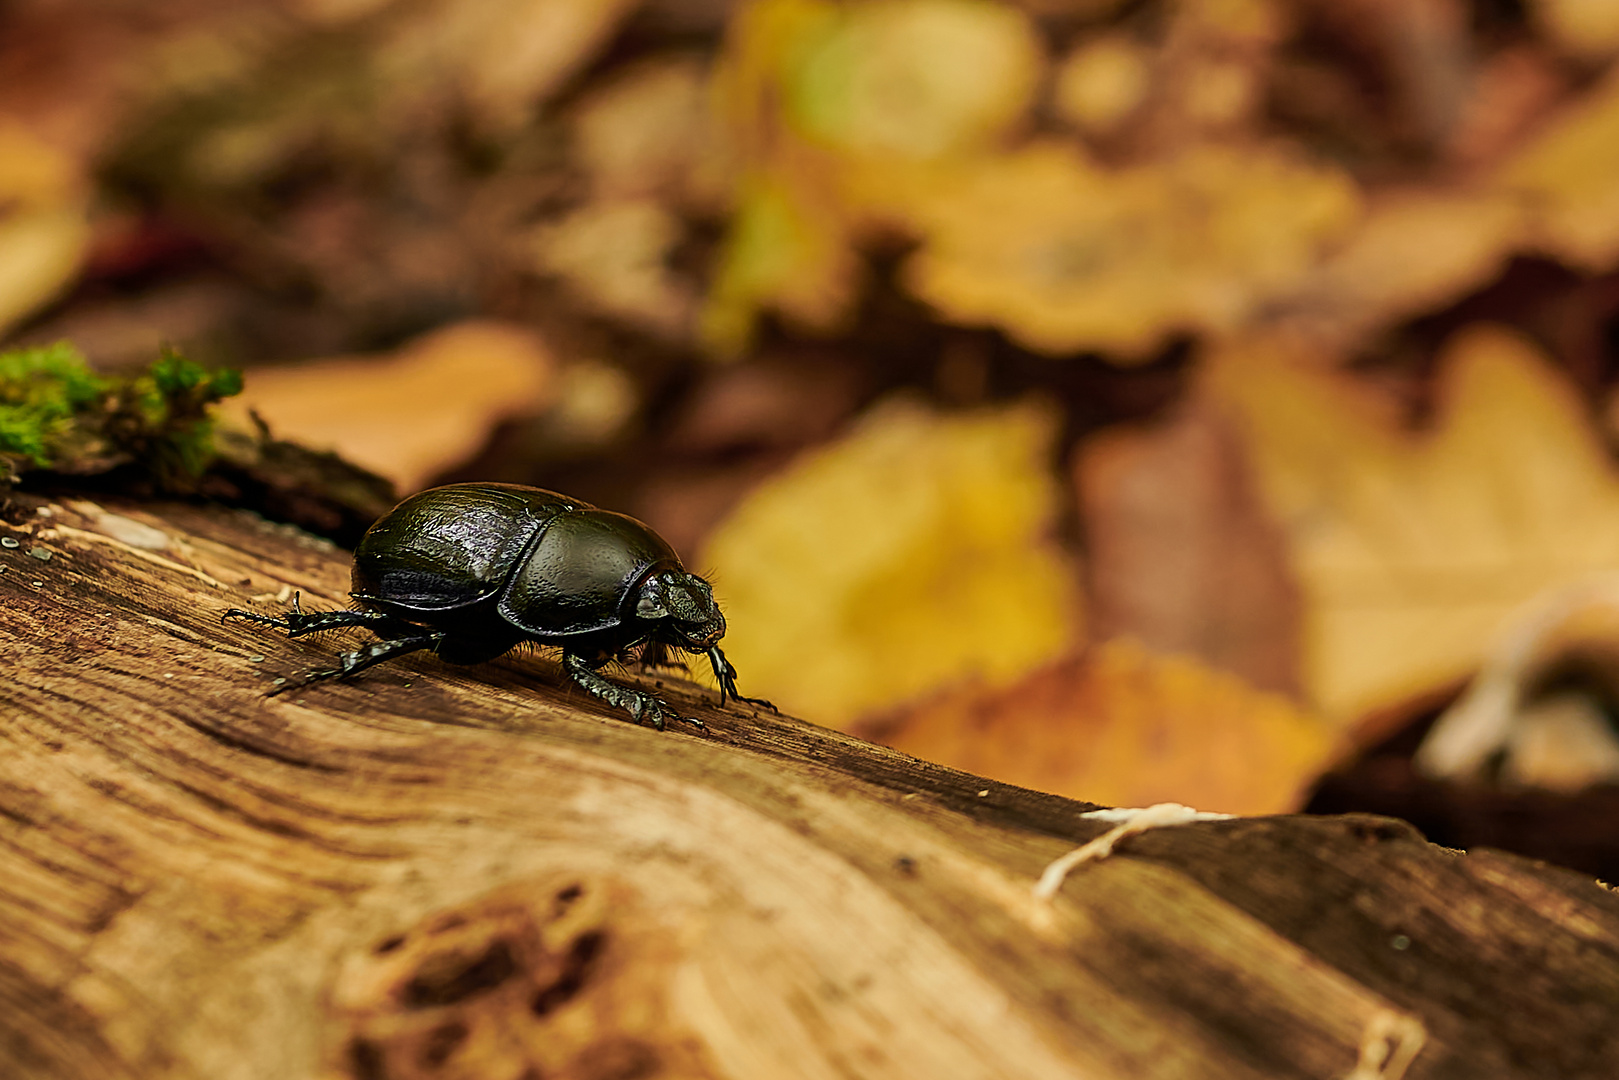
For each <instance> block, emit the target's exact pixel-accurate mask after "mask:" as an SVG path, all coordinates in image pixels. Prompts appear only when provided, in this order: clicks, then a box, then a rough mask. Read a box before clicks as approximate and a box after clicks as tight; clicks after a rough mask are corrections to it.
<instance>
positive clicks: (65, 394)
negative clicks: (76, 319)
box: [0, 342, 109, 468]
mask: <svg viewBox="0 0 1619 1080" xmlns="http://www.w3.org/2000/svg"><path fill="white" fill-rule="evenodd" d="M108 389H109V385H108V383H107V380H105V379H103V378H102V377H101V376H99V375H97V374H96V373H95V372H93V371H91V370H90V369H89V368H88V367H87V366H86V365H85V362H84V357H82V356H80V355H79V351H78V350H77V349H75V348H74V347H73V346H71V345H69V344H67V343H65V342H62V343H58V344H56V345H46V346H44V347H41V348H33V349H17V350H14V351H12V352H7V353H0V454H4V455H6V456H8V457H14V458H22V459H24V460H26V461H28V462H31V463H32V464H34V465H35V466H37V467H39V468H48V467H49V466H50V464H51V457H52V449H53V447H55V446H56V445H58V444H60V443H61V442H62V440H63V439H64V438H65V437H66V436H67V435H68V434H70V432H71V429H72V426H73V418H74V417H75V416H76V415H77V414H79V413H80V412H82V411H84V410H86V409H88V408H90V407H92V406H93V405H94V404H95V403H96V402H97V401H98V400H99V399H101V398H102V397H104V396H105V395H106V393H107V391H108Z"/></svg>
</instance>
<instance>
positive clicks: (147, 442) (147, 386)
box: [0, 343, 242, 487]
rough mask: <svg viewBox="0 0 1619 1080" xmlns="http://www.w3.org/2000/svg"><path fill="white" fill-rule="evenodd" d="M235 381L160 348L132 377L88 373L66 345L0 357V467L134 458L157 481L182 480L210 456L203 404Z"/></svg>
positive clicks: (225, 393)
mask: <svg viewBox="0 0 1619 1080" xmlns="http://www.w3.org/2000/svg"><path fill="white" fill-rule="evenodd" d="M241 389H242V377H241V374H240V373H239V372H236V371H232V370H230V369H228V368H225V369H220V370H217V371H209V370H208V369H206V368H204V367H202V366H201V365H200V364H196V363H193V362H192V361H190V360H187V359H185V358H184V357H183V356H181V355H180V354H179V353H177V352H175V351H174V350H172V349H164V350H163V352H162V354H161V355H160V356H159V357H158V358H157V360H155V361H154V362H153V363H152V365H151V367H149V368H147V369H146V370H145V371H144V372H141V373H140V374H137V375H133V376H123V377H115V376H104V375H99V374H97V373H96V372H93V371H91V370H90V368H89V367H88V365H86V363H85V361H84V357H83V356H81V355H80V354H79V352H78V350H77V349H75V348H73V346H71V345H68V344H65V343H64V344H57V345H51V346H46V347H43V348H32V349H18V350H14V351H12V352H6V353H0V464H4V465H6V466H8V467H9V468H8V471H10V472H13V473H20V472H23V471H26V470H27V469H29V468H35V469H55V470H63V471H70V472H79V473H90V472H100V471H105V470H106V469H109V468H113V467H115V466H118V465H127V464H135V465H137V466H139V467H141V468H142V469H144V470H146V471H147V472H149V473H151V474H152V476H153V477H154V478H155V479H156V480H157V481H158V482H159V483H160V484H161V485H163V486H166V487H173V486H177V485H180V484H183V483H184V481H185V479H186V478H187V477H194V476H196V475H198V474H199V473H201V472H202V470H203V469H205V468H206V467H207V465H208V462H209V460H211V458H212V457H213V423H212V420H211V419H210V417H209V414H208V407H209V406H210V405H212V404H213V403H214V402H216V401H219V400H220V399H222V398H226V397H229V396H231V395H232V394H236V393H239V392H240V391H241Z"/></svg>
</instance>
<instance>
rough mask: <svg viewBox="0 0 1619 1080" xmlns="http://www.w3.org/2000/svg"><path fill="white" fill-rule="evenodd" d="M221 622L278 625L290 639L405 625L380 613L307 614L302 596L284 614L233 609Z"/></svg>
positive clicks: (296, 596)
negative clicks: (348, 628)
mask: <svg viewBox="0 0 1619 1080" xmlns="http://www.w3.org/2000/svg"><path fill="white" fill-rule="evenodd" d="M220 618H221V619H233V618H234V619H246V620H247V621H248V622H256V623H258V624H260V625H261V626H274V627H276V628H277V629H280V630H285V631H286V632H287V636H288V637H289V638H295V637H303V636H304V635H305V634H318V633H320V632H321V631H322V630H336V629H338V628H339V627H343V626H368V627H370V628H371V629H373V630H380V629H381V628H382V627H384V626H387V625H389V624H392V625H394V626H399V625H401V624H400V622H399V621H398V620H397V619H395V618H394V617H393V616H391V615H384V614H383V613H382V612H380V611H348V610H343V611H305V610H304V609H303V608H302V606H300V605H299V603H298V594H297V593H293V594H292V609H291V610H290V611H288V612H286V613H285V614H283V615H260V614H259V613H258V612H256V611H243V610H242V609H241V608H231V609H230V610H229V611H227V612H225V614H224V615H222V616H220Z"/></svg>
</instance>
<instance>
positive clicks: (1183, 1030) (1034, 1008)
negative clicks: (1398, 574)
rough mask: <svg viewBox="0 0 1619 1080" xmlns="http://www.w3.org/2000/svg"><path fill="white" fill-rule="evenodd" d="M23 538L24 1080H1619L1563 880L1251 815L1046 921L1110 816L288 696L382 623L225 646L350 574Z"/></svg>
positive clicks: (13, 519) (437, 707) (1609, 917)
mask: <svg viewBox="0 0 1619 1080" xmlns="http://www.w3.org/2000/svg"><path fill="white" fill-rule="evenodd" d="M140 526H144V528H141V527H140ZM0 536H8V537H12V538H15V539H17V540H18V541H19V544H20V546H19V547H18V548H15V549H10V548H6V549H0V567H3V570H0V663H3V665H4V676H3V678H0V1076H4V1077H7V1078H13V1077H15V1078H19V1080H25V1078H27V1080H31V1078H46V1077H49V1078H57V1077H62V1078H74V1080H80V1078H118V1077H140V1078H156V1077H163V1078H170V1077H173V1078H198V1080H203V1078H206V1080H234V1078H241V1080H249V1078H252V1080H260V1078H263V1080H299V1078H304V1077H309V1078H322V1080H337V1078H352V1080H405V1078H418V1077H419V1078H434V1080H472V1078H477V1080H538V1078H545V1080H554V1078H559V1077H560V1078H580V1080H587V1078H588V1080H630V1078H637V1077H668V1078H686V1077H691V1078H699V1077H715V1078H719V1077H727V1078H737V1080H757V1078H769V1077H806V1078H816V1080H819V1078H827V1080H831V1078H847V1077H874V1078H878V1077H907V1078H909V1077H923V1078H955V1077H961V1078H969V1077H972V1078H977V1077H984V1078H989V1077H1006V1078H1029V1077H1037V1078H1043V1077H1053V1078H1065V1077H1074V1078H1081V1077H1085V1078H1115V1077H1117V1078H1125V1077H1129V1078H1135V1077H1145V1078H1170V1077H1174V1078H1181V1077H1221V1078H1225V1077H1230V1078H1260V1077H1264V1078H1282V1077H1300V1078H1303V1077H1312V1078H1315V1077H1320V1078H1336V1077H1348V1076H1351V1075H1354V1076H1357V1077H1366V1076H1378V1075H1382V1076H1385V1077H1389V1078H1390V1080H1392V1078H1393V1077H1395V1076H1396V1075H1397V1074H1398V1073H1399V1072H1400V1070H1401V1068H1402V1067H1403V1066H1405V1065H1406V1064H1407V1062H1406V1061H1405V1060H1404V1059H1405V1058H1409V1062H1408V1064H1409V1068H1407V1069H1406V1070H1405V1075H1406V1076H1408V1077H1415V1078H1438V1077H1456V1078H1462V1077H1468V1078H1474V1077H1489V1076H1546V1077H1578V1076H1592V1077H1597V1076H1614V1075H1619V1023H1616V1019H1619V896H1616V895H1615V894H1614V893H1612V892H1610V891H1608V890H1607V889H1605V888H1603V887H1602V886H1600V885H1598V884H1596V883H1594V882H1592V881H1590V880H1588V879H1582V878H1579V877H1578V876H1577V875H1574V874H1572V873H1568V872H1564V871H1559V870H1556V869H1554V868H1549V867H1544V866H1540V865H1537V864H1533V863H1529V862H1527V861H1524V860H1521V859H1516V858H1512V857H1509V856H1505V855H1499V854H1492V853H1488V852H1479V853H1473V854H1461V853H1457V852H1451V851H1446V850H1443V849H1439V848H1436V847H1434V846H1432V845H1429V844H1427V843H1425V842H1424V841H1423V840H1422V839H1421V837H1420V836H1418V835H1417V834H1416V833H1415V832H1414V831H1413V830H1411V829H1410V828H1409V827H1408V826H1404V825H1402V824H1401V823H1399V822H1395V821H1392V820H1389V819H1381V818H1372V817H1365V816H1350V817H1343V818H1303V817H1280V818H1260V819H1239V820H1231V821H1222V822H1199V823H1194V824H1189V825H1183V826H1177V827H1174V828H1167V829H1162V830H1157V831H1152V832H1148V833H1144V834H1142V835H1139V836H1134V837H1131V838H1130V839H1129V840H1127V841H1125V842H1124V843H1123V844H1121V845H1120V847H1119V849H1118V851H1117V852H1116V853H1115V854H1114V855H1112V856H1111V857H1109V858H1107V859H1105V860H1103V861H1100V862H1094V863H1089V864H1085V865H1082V866H1080V867H1078V868H1077V869H1076V870H1075V871H1074V872H1073V873H1072V874H1071V875H1070V877H1069V878H1068V880H1067V882H1066V883H1065V885H1064V887H1063V888H1062V890H1061V892H1060V893H1059V894H1058V895H1057V897H1056V899H1055V900H1054V901H1053V902H1052V903H1050V904H1045V903H1042V902H1040V901H1037V900H1036V899H1035V898H1034V896H1033V894H1032V889H1033V886H1034V884H1035V882H1036V881H1037V880H1038V878H1039V876H1040V873H1041V870H1042V869H1043V868H1044V867H1045V866H1046V865H1047V864H1048V863H1049V862H1050V861H1051V860H1053V859H1055V858H1057V857H1058V856H1060V855H1062V854H1063V853H1064V852H1066V851H1068V850H1069V849H1071V848H1072V847H1074V846H1076V845H1078V844H1080V843H1083V842H1084V841H1086V840H1089V839H1092V838H1093V837H1095V836H1097V835H1099V834H1101V833H1102V832H1104V831H1105V830H1106V829H1107V828H1108V826H1107V825H1106V824H1105V823H1100V822H1096V821H1093V820H1089V819H1086V818H1085V817H1083V816H1082V815H1083V814H1084V813H1085V812H1086V811H1087V810H1091V809H1094V808H1093V807H1091V806H1089V805H1088V804H1083V803H1076V802H1072V801H1070V800H1065V799H1060V798H1056V797H1054V796H1049V795H1042V794H1039V793H1037V792H1031V791H1025V790H1022V789H1018V788H1013V787H1009V786H1006V785H1002V784H997V783H994V782H992V781H988V780H983V779H980V778H978V777H973V776H969V775H966V774H963V773H958V772H954V771H952V770H949V769H944V768H940V767H938V766H934V765H930V764H928V763H925V762H922V761H917V760H915V759H912V758H909V757H906V756H904V755H901V754H897V753H894V752H892V751H888V750H885V749H883V748H881V747H877V746H873V745H870V744H866V743H862V742H859V741H858V740H854V739H852V738H849V737H847V736H845V735H842V734H839V733H837V732H833V731H828V730H825V729H822V728H819V727H815V726H813V725H811V724H806V723H803V722H801V721H798V720H795V719H792V718H790V717H777V716H773V715H770V714H768V713H759V712H757V711H756V710H753V709H751V708H744V709H737V708H729V707H728V708H726V709H725V710H723V711H720V710H716V709H715V708H713V697H712V695H711V694H707V693H705V692H704V691H703V690H701V689H700V688H698V687H695V686H692V685H689V684H686V683H684V682H681V681H679V680H672V679H670V678H668V677H667V676H662V675H660V676H659V678H660V679H661V680H662V681H663V683H664V686H663V691H664V692H665V693H666V694H667V695H668V696H669V697H670V699H671V700H672V701H673V702H674V704H675V705H676V708H677V710H679V711H684V712H688V713H690V714H693V715H700V716H701V717H702V718H703V719H704V721H705V722H706V723H707V725H708V730H707V731H706V733H705V732H701V731H698V730H696V729H694V728H691V727H688V726H685V725H672V726H671V729H670V730H669V731H668V732H665V733H662V734H660V733H658V732H655V731H652V730H650V729H646V728H640V727H637V726H635V725H633V724H631V723H629V722H628V721H627V720H625V719H622V718H621V717H620V716H618V715H616V714H614V713H612V712H611V711H610V710H608V709H606V708H605V707H601V706H599V705H598V704H597V703H596V702H594V701H593V700H591V699H589V698H587V697H586V696H585V695H583V694H582V693H579V692H576V691H573V690H571V689H567V688H565V687H564V686H563V685H562V682H561V680H560V678H559V677H558V673H557V669H556V666H555V664H554V663H551V662H550V661H549V660H548V659H547V658H545V657H543V656H537V655H531V656H519V657H515V658H507V659H503V660H501V661H498V662H496V663H493V664H489V665H484V666H482V667H478V668H472V669H452V668H448V667H446V666H444V665H441V664H439V663H438V662H437V661H436V660H435V659H433V658H432V657H424V658H419V659H417V658H411V659H407V660H406V661H401V662H396V663H393V664H390V665H385V666H382V667H379V668H376V669H373V670H372V671H369V672H366V673H365V674H364V675H363V676H361V677H359V678H357V679H355V680H353V681H351V682H348V683H333V684H325V685H321V686H318V687H310V688H306V689H304V690H301V691H297V692H293V693H288V694H285V695H283V696H280V697H276V698H266V697H265V696H264V694H265V691H266V690H267V689H268V688H269V687H270V686H271V685H272V681H273V680H274V679H275V678H277V677H287V676H293V675H296V674H297V673H299V672H301V671H304V670H307V669H310V668H312V667H316V666H319V665H320V664H321V663H322V662H323V660H324V659H325V658H327V657H329V656H330V655H331V654H332V653H333V652H335V651H338V650H339V649H340V648H345V647H352V645H350V644H349V642H350V641H351V640H352V641H359V640H364V639H365V635H364V634H363V633H358V632H356V633H355V634H353V635H350V636H344V635H333V636H331V637H329V638H327V639H325V640H320V641H308V640H300V641H296V642H289V641H287V640H285V639H284V638H282V637H279V636H276V635H274V634H272V633H268V632H263V631H259V630H255V629H253V628H250V627H245V626H241V625H235V624H232V625H221V623H220V618H219V617H220V614H221V613H222V612H223V611H224V610H225V609H226V608H228V607H232V606H243V607H248V606H252V607H255V608H256V609H258V610H262V611H265V612H273V611H276V610H278V609H279V607H280V606H281V604H283V603H284V601H285V598H286V597H287V596H288V595H289V594H290V592H291V591H292V590H294V589H296V590H299V591H301V592H302V593H303V598H304V603H305V605H306V606H307V607H310V608H321V607H326V606H343V605H344V604H345V603H346V600H347V598H346V595H345V592H346V586H347V567H348V561H347V557H346V556H345V555H344V553H342V552H341V551H338V550H336V549H335V548H332V547H331V546H330V545H326V544H324V543H322V542H320V541H317V540H314V539H312V538H309V537H307V536H304V535H303V534H300V533H296V532H293V531H291V530H288V529H286V528H283V527H279V526H274V525H270V524H268V523H266V522H263V521H262V520H259V519H257V518H255V517H253V516H251V515H248V514H245V513H242V512H238V511H229V510H223V509H218V508H210V507H201V506H185V505H147V506H133V505H113V504H110V503H103V504H101V505H97V504H95V503H92V502H88V501H85V500H82V499H79V500H76V499H71V498H65V497H58V498H54V499H52V498H46V497H43V496H19V495H13V496H12V498H11V501H10V505H9V507H8V508H7V510H6V521H5V522H3V523H0ZM43 554H48V555H49V556H50V557H49V559H48V560H45V559H42V558H40V557H38V556H40V555H43ZM277 597H280V598H281V599H280V600H279V601H278V600H277V599H276V598H277ZM745 674H746V673H745V672H744V676H745ZM1413 1052H1414V1056H1412V1053H1413ZM1357 1070H1358V1071H1357Z"/></svg>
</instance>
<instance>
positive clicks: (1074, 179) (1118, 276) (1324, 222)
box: [894, 144, 1359, 359]
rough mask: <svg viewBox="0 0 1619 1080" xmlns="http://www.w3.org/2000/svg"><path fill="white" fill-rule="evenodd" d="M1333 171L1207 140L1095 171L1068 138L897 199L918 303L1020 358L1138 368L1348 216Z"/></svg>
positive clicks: (1278, 279) (1343, 182)
mask: <svg viewBox="0 0 1619 1080" xmlns="http://www.w3.org/2000/svg"><path fill="white" fill-rule="evenodd" d="M1358 205H1359V203H1358V198H1357V195H1356V192H1355V188H1354V186H1353V184H1352V183H1351V182H1350V181H1349V180H1348V179H1347V178H1346V177H1345V176H1343V175H1342V174H1340V173H1338V172H1336V171H1334V170H1332V169H1328V168H1326V167H1323V166H1316V165H1309V164H1305V163H1302V162H1300V161H1298V160H1296V159H1294V158H1293V157H1292V156H1291V155H1288V154H1286V153H1283V152H1280V151H1275V150H1265V149H1252V150H1246V151H1244V150H1237V149H1234V148H1230V147H1219V146H1203V147H1198V148H1195V149H1192V150H1189V151H1187V152H1185V153H1183V154H1182V155H1180V156H1179V157H1177V158H1175V159H1173V160H1172V161H1169V162H1165V163H1162V164H1155V165H1151V166H1140V167H1136V168H1132V169H1125V170H1118V171H1112V170H1106V169H1102V168H1099V167H1098V166H1096V165H1093V164H1092V163H1090V162H1088V161H1086V160H1085V159H1084V158H1082V157H1081V156H1080V154H1079V153H1078V151H1077V150H1075V149H1073V148H1071V147H1068V146H1063V145H1057V144H1045V145H1036V146H1033V147H1030V148H1028V149H1026V150H1023V151H1021V152H1019V153H1016V154H1013V155H1008V156H1006V157H1001V158H995V159H991V160H986V161H984V162H982V163H980V164H979V165H977V166H976V167H974V168H970V169H967V168H964V169H962V170H959V171H958V172H957V173H955V174H952V175H951V176H950V177H948V178H945V179H943V180H942V181H941V182H940V183H939V185H938V186H937V188H936V189H935V190H934V191H932V192H930V193H924V194H920V195H916V196H910V195H909V194H908V197H906V198H905V199H904V200H903V205H900V206H896V207H895V208H894V212H895V213H896V214H898V215H900V216H902V217H904V218H906V219H907V220H908V221H909V222H910V223H911V224H912V226H913V228H914V229H915V231H917V232H918V233H919V234H920V235H922V236H923V237H924V241H923V246H922V249H921V250H920V251H919V252H918V253H917V254H916V256H915V257H914V258H913V259H912V261H911V262H910V264H909V265H908V267H907V273H906V281H907V283H908V284H909V286H910V287H911V288H912V289H913V291H915V292H916V294H917V295H918V296H920V297H921V298H922V299H924V300H926V301H927V302H929V303H930V304H932V305H934V306H935V307H936V308H938V309H939V311H940V313H941V314H942V315H943V317H944V318H945V319H947V320H948V321H951V322H959V323H969V324H977V323H987V324H991V325H995V326H1000V327H1002V328H1003V329H1005V330H1006V331H1007V333H1009V334H1010V335H1011V336H1012V337H1014V338H1016V339H1017V340H1018V341H1020V342H1021V343H1022V344H1024V345H1026V346H1028V347H1029V348H1031V349H1035V350H1038V351H1041V352H1050V353H1070V352H1077V351H1081V350H1086V349H1099V350H1112V351H1117V352H1119V353H1122V354H1125V355H1126V356H1127V357H1131V358H1135V359H1145V358H1147V357H1148V356H1150V354H1151V352H1152V350H1153V349H1155V348H1157V347H1158V346H1159V345H1161V344H1162V343H1163V342H1164V341H1165V340H1166V339H1167V338H1168V337H1169V336H1171V335H1172V334H1174V333H1177V332H1182V331H1192V330H1208V331H1215V332H1220V331H1228V330H1231V329H1233V328H1235V327H1237V326H1239V325H1241V324H1242V323H1243V322H1244V320H1245V319H1247V318H1249V317H1250V316H1251V315H1252V313H1253V312H1254V310H1255V308H1256V307H1257V306H1258V305H1259V304H1260V303H1262V302H1263V301H1264V300H1265V299H1266V297H1267V296H1269V295H1272V294H1275V293H1279V292H1281V291H1284V290H1285V289H1286V288H1287V287H1289V286H1290V285H1291V284H1292V283H1293V281H1294V280H1295V279H1296V278H1297V277H1298V275H1299V274H1300V273H1301V272H1302V271H1304V270H1305V269H1306V268H1308V267H1309V266H1310V265H1311V264H1312V263H1313V262H1314V261H1315V259H1316V258H1317V257H1318V255H1319V253H1320V250H1321V249H1322V248H1323V247H1324V246H1325V244H1326V243H1327V242H1328V241H1329V240H1331V239H1333V238H1335V237H1337V236H1338V235H1339V234H1341V233H1342V232H1343V231H1345V229H1346V228H1347V227H1348V226H1349V225H1351V224H1352V223H1353V221H1354V219H1355V216H1356V213H1357V210H1358Z"/></svg>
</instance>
